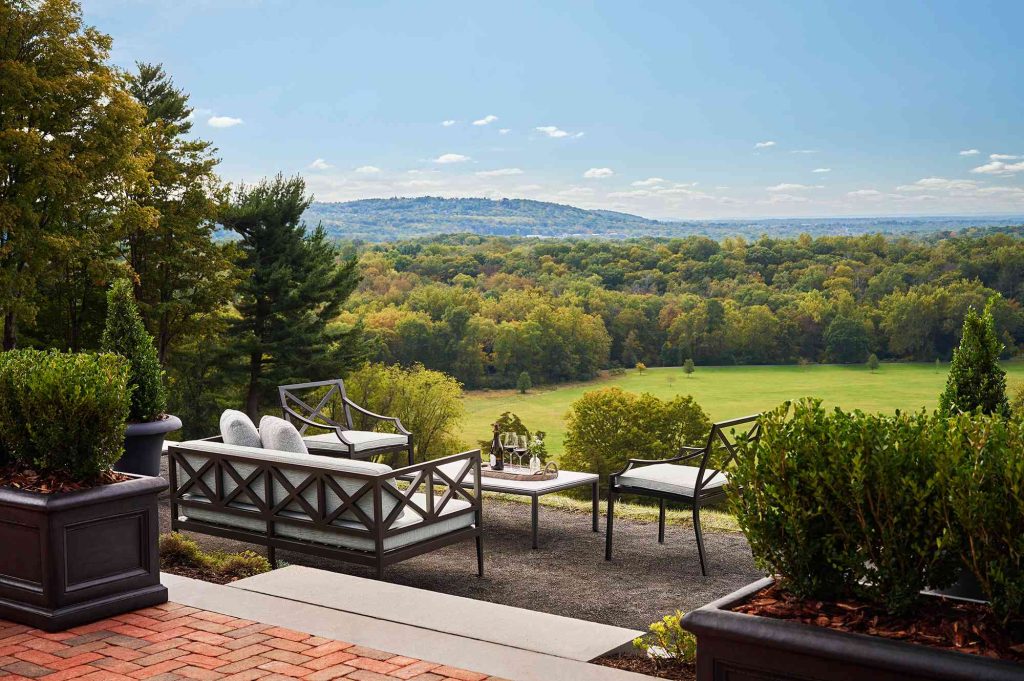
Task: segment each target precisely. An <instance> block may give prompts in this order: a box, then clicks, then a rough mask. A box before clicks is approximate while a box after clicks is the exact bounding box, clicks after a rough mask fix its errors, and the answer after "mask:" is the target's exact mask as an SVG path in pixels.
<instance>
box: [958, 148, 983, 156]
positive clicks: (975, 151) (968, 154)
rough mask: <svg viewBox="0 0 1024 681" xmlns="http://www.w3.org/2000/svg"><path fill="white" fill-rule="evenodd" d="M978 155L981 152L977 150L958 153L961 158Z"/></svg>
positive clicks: (965, 150)
mask: <svg viewBox="0 0 1024 681" xmlns="http://www.w3.org/2000/svg"><path fill="white" fill-rule="evenodd" d="M980 153H981V152H980V151H978V150H977V149H964V150H963V151H961V152H960V155H961V156H977V155H978V154H980Z"/></svg>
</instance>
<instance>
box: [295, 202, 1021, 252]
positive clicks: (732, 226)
mask: <svg viewBox="0 0 1024 681" xmlns="http://www.w3.org/2000/svg"><path fill="white" fill-rule="evenodd" d="M304 218H305V220H306V222H307V224H309V225H315V224H317V223H321V224H323V226H324V227H325V228H326V229H327V231H328V233H329V234H330V235H331V236H333V237H335V238H337V239H345V240H349V239H362V240H365V241H394V240H398V239H408V238H415V237H421V236H433V235H437V234H455V233H470V234H480V235H486V236H538V237H567V236H581V237H604V238H612V239H623V238H629V237H640V236H660V237H678V236H689V235H693V234H701V235H705V236H709V237H712V238H715V239H720V238H724V237H726V236H746V237H751V238H756V237H758V236H760V235H762V234H770V235H772V236H779V237H784V236H796V235H798V234H801V233H808V234H811V235H814V236H820V235H825V234H845V235H851V234H867V233H877V232H883V233H888V234H932V233H936V232H946V231H949V232H959V231H962V230H965V229H968V228H972V227H981V228H999V227H1005V226H1009V225H1020V224H1022V223H1024V218H1022V217H1020V216H1013V217H989V218H979V217H897V218H884V217H883V218H794V219H764V220H709V221H700V220H694V221H678V222H672V221H661V220H649V219H647V218H642V217H639V216H636V215H630V214H628V213H617V212H615V211H608V210H585V209H583V208H576V207H575V206H567V205H563V204H559V203H547V202H544V201H530V200H527V199H501V200H497V201H495V200H491V199H443V198H438V197H432V196H422V197H416V198H392V199H364V200H361V201H348V202H344V203H314V204H313V205H312V206H310V208H309V210H307V211H306V214H305V216H304Z"/></svg>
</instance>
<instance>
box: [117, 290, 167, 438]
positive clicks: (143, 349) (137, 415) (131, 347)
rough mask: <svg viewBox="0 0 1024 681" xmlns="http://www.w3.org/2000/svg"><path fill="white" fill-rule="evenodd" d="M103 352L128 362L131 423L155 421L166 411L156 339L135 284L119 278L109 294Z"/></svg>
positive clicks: (165, 396)
mask: <svg viewBox="0 0 1024 681" xmlns="http://www.w3.org/2000/svg"><path fill="white" fill-rule="evenodd" d="M102 344H103V349H104V350H105V351H108V352H114V353H117V354H119V355H121V356H122V357H126V358H127V359H128V362H129V365H130V368H131V374H130V379H129V385H131V386H132V401H131V412H130V413H129V415H128V420H129V421H131V422H132V423H144V422H147V421H155V420H157V419H158V418H160V417H161V416H162V415H163V413H164V412H165V411H166V410H167V393H166V391H165V388H164V372H163V369H161V368H160V360H159V359H158V357H157V353H156V348H155V347H154V346H153V338H152V336H150V335H149V332H148V331H146V325H145V323H143V321H142V316H141V315H140V314H139V307H138V305H137V304H136V303H135V294H134V292H133V291H132V283H131V282H130V281H128V280H127V279H118V280H117V281H115V282H114V285H113V286H111V287H110V291H108V292H107V322H106V327H105V328H104V329H103V341H102Z"/></svg>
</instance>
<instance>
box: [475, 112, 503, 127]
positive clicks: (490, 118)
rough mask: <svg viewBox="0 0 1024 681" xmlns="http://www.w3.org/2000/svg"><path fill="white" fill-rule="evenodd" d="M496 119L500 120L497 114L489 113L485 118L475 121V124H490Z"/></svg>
mask: <svg viewBox="0 0 1024 681" xmlns="http://www.w3.org/2000/svg"><path fill="white" fill-rule="evenodd" d="M496 120H498V117H497V116H495V115H494V114H487V115H486V116H484V117H483V118H480V119H478V120H475V121H473V125H490V124H491V123H493V122H494V121H496Z"/></svg>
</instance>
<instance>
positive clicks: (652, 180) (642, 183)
mask: <svg viewBox="0 0 1024 681" xmlns="http://www.w3.org/2000/svg"><path fill="white" fill-rule="evenodd" d="M667 181H668V180H664V179H662V178H660V177H648V178H647V179H646V180H637V181H636V182H634V183H633V186H634V187H653V186H655V185H659V184H665V182H667Z"/></svg>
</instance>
